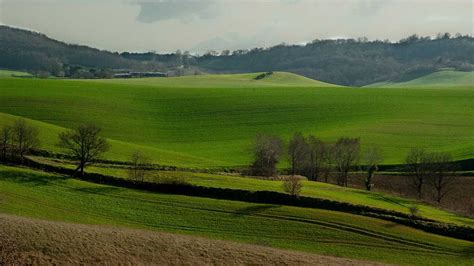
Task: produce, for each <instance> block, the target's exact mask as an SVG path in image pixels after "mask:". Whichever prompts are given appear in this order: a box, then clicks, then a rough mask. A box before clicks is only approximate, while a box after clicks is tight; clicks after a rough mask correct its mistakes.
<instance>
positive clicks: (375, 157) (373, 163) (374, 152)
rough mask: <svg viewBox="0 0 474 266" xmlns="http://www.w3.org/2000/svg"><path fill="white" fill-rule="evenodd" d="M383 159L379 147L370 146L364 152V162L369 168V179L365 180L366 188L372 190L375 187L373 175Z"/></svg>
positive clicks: (367, 168)
mask: <svg viewBox="0 0 474 266" xmlns="http://www.w3.org/2000/svg"><path fill="white" fill-rule="evenodd" d="M382 161H383V157H382V152H381V151H380V149H379V148H377V147H373V146H372V147H369V148H368V149H367V150H366V151H365V153H364V163H365V168H366V170H367V179H366V180H365V188H366V189H367V190H368V191H370V190H371V189H372V187H373V184H372V177H373V176H374V173H375V171H377V170H378V167H379V164H380V163H381V162H382Z"/></svg>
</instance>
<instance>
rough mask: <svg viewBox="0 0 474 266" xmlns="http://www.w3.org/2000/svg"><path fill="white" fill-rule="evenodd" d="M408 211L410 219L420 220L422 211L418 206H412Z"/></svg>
mask: <svg viewBox="0 0 474 266" xmlns="http://www.w3.org/2000/svg"><path fill="white" fill-rule="evenodd" d="M408 211H409V212H410V218H418V217H419V213H420V209H419V208H418V206H416V205H412V206H410V207H408Z"/></svg>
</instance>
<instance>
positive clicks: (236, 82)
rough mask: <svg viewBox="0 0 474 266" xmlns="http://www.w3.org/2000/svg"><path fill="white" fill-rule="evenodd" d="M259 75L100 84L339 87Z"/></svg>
mask: <svg viewBox="0 0 474 266" xmlns="http://www.w3.org/2000/svg"><path fill="white" fill-rule="evenodd" d="M259 74H261V73H248V74H219V75H196V76H183V77H170V78H142V79H103V80H100V81H101V82H106V83H115V84H130V85H149V86H158V87H173V88H254V87H340V86H338V85H334V84H329V83H325V82H321V81H317V80H314V79H310V78H306V77H303V76H300V75H296V74H292V73H286V72H274V73H273V74H271V75H268V76H265V77H264V78H262V79H260V80H257V79H255V78H256V77H257V76H258V75H259Z"/></svg>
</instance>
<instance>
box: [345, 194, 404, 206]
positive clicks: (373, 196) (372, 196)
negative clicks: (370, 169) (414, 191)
mask: <svg viewBox="0 0 474 266" xmlns="http://www.w3.org/2000/svg"><path fill="white" fill-rule="evenodd" d="M353 193H356V194H361V195H364V196H368V197H369V198H370V199H373V200H379V201H385V202H387V203H390V204H393V205H398V206H400V207H405V208H408V206H410V205H411V204H412V202H411V201H410V200H405V199H398V198H397V199H395V198H393V197H390V196H384V195H382V194H379V193H377V192H373V193H368V192H366V191H354V192H353Z"/></svg>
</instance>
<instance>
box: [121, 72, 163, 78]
mask: <svg viewBox="0 0 474 266" xmlns="http://www.w3.org/2000/svg"><path fill="white" fill-rule="evenodd" d="M167 76H168V73H164V72H125V73H116V74H114V78H152V77H167Z"/></svg>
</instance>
